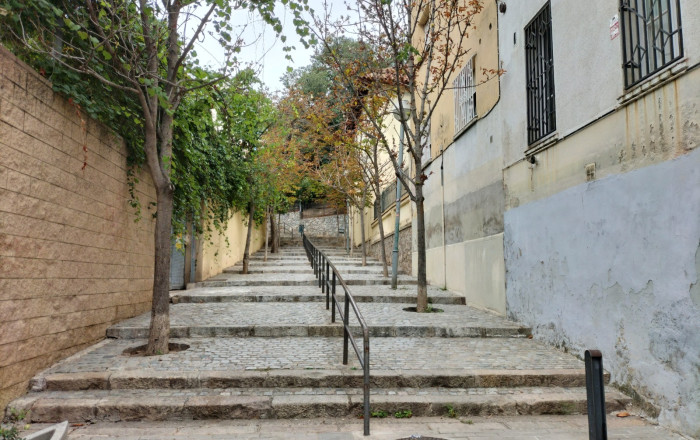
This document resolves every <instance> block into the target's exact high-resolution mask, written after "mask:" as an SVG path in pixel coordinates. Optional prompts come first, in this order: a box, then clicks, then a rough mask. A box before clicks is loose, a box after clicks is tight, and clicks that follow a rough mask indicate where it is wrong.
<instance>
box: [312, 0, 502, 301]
mask: <svg viewBox="0 0 700 440" xmlns="http://www.w3.org/2000/svg"><path fill="white" fill-rule="evenodd" d="M482 7H483V2H482V1H481V0H455V1H439V0H400V1H386V0H358V1H357V4H356V6H348V9H350V10H351V15H354V17H352V19H349V18H345V19H341V20H339V21H337V22H335V23H331V22H329V21H328V20H327V19H325V18H323V17H320V18H319V17H317V18H315V25H314V29H313V32H314V33H315V35H316V37H317V39H318V40H319V41H320V42H321V43H322V44H324V45H327V44H328V42H330V41H333V38H335V37H336V36H337V35H341V34H342V35H353V34H354V35H356V36H357V39H358V40H359V41H360V42H363V43H364V44H366V45H367V46H369V47H373V48H377V49H376V50H377V52H376V53H375V57H374V58H373V60H369V61H367V62H366V63H365V64H363V65H362V66H359V67H356V68H353V66H352V65H349V64H348V63H347V62H345V61H344V60H343V59H342V58H340V57H338V56H334V55H333V52H332V51H330V52H329V53H330V54H331V56H332V60H333V63H332V67H333V69H334V71H335V72H336V74H337V76H338V78H341V79H342V80H343V82H344V84H345V86H346V87H347V88H349V89H350V90H353V91H354V94H355V95H356V96H358V97H360V96H371V97H374V96H383V97H384V98H385V100H386V102H390V101H391V100H392V98H393V99H394V100H395V101H394V102H396V104H395V105H394V106H393V108H390V109H389V110H390V111H389V112H387V109H386V107H384V108H382V107H381V106H372V105H370V104H368V102H367V101H366V100H363V99H359V100H358V105H359V106H360V108H361V109H362V112H363V113H364V114H365V115H366V117H367V121H369V122H370V123H371V124H372V125H373V126H374V131H375V133H376V134H377V136H378V141H379V143H380V145H381V146H382V148H384V149H385V151H387V152H388V153H389V156H390V158H391V163H392V165H393V168H394V171H395V174H396V179H397V181H398V182H400V183H401V184H402V185H403V186H404V188H405V189H406V191H407V192H408V194H409V197H410V199H411V201H412V202H413V203H414V204H415V208H416V212H415V223H414V226H415V230H416V251H417V256H418V261H417V263H418V264H417V267H418V273H417V275H418V289H417V290H418V291H417V301H416V302H417V304H416V308H417V310H418V311H419V312H424V311H425V310H426V308H427V304H428V291H427V276H426V275H427V274H426V240H425V208H424V203H425V198H424V195H423V185H425V181H426V180H427V179H428V176H427V175H425V174H424V173H423V171H422V169H423V149H424V148H426V147H427V139H428V136H429V131H430V120H431V116H432V114H433V112H434V111H435V108H436V106H437V103H438V101H439V100H440V98H441V97H442V96H443V95H444V93H445V91H447V90H448V89H450V88H451V86H452V82H451V81H452V78H453V77H454V75H455V74H456V73H457V72H458V71H459V69H460V68H461V66H462V65H463V64H464V62H465V61H466V57H467V55H468V51H469V50H468V49H466V45H464V44H462V43H463V42H464V41H465V39H466V38H468V36H469V33H468V31H469V29H470V27H471V26H472V22H473V20H474V18H475V16H476V15H477V14H478V13H479V12H480V11H481V10H482ZM327 15H328V14H326V16H327ZM387 61H388V63H389V66H387V65H386V63H387ZM490 73H491V74H492V75H498V73H499V72H490ZM358 77H361V78H363V81H361V82H358V81H357V78H358ZM359 84H361V88H360V87H358V85H359ZM404 96H405V97H406V99H405V100H404V99H397V98H403V97H404ZM391 113H395V114H398V115H407V117H402V118H400V124H401V126H402V128H403V130H404V132H405V134H406V137H405V138H406V145H405V151H406V152H407V153H408V156H409V158H410V160H411V162H412V170H413V172H412V174H407V173H405V172H404V171H403V168H404V164H403V163H399V161H398V154H397V146H396V145H395V144H394V143H393V142H392V140H391V139H392V138H391V137H390V136H389V135H388V133H387V131H386V127H387V126H388V122H387V121H388V120H387V118H388V117H391Z"/></svg>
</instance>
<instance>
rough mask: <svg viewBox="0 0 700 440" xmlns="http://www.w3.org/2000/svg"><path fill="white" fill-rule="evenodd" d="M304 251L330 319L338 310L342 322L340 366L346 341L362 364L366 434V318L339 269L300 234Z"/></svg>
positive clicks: (367, 371)
mask: <svg viewBox="0 0 700 440" xmlns="http://www.w3.org/2000/svg"><path fill="white" fill-rule="evenodd" d="M303 242H304V250H305V251H306V256H307V257H308V259H309V261H310V262H311V267H312V268H313V270H314V275H315V276H316V278H318V287H320V288H321V291H322V292H323V293H325V294H326V310H328V309H329V308H330V309H331V322H335V311H336V309H338V314H339V315H340V319H341V320H342V321H343V327H344V328H343V365H347V364H348V341H349V342H350V343H351V344H352V347H353V348H354V349H355V354H356V355H357V359H358V360H359V361H360V365H361V366H362V371H363V372H364V383H363V387H362V388H363V391H364V423H365V431H364V433H365V435H369V416H370V414H369V327H367V324H366V323H365V318H363V317H362V313H360V309H358V308H357V303H356V302H355V299H354V298H353V297H352V294H351V293H350V288H349V287H348V285H347V284H345V281H344V280H343V277H341V276H340V272H338V269H336V267H335V265H333V263H331V261H330V260H329V259H328V257H327V256H326V254H325V253H324V252H323V251H322V250H320V249H319V248H317V247H316V245H314V244H313V243H312V242H311V240H309V239H308V237H307V236H306V235H303ZM337 283H340V285H341V286H342V287H343V291H344V292H345V302H344V304H345V310H344V311H343V310H341V308H340V305H339V303H338V301H337V300H336V297H335V287H336V284H337ZM331 300H332V302H333V307H332V308H331V307H330V303H331ZM350 306H352V310H353V311H354V312H355V317H356V318H357V322H359V323H360V328H361V329H362V345H363V354H360V349H359V348H358V347H357V343H356V342H355V338H354V337H353V335H352V333H351V332H350Z"/></svg>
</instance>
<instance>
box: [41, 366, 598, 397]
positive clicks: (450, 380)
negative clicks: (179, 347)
mask: <svg viewBox="0 0 700 440" xmlns="http://www.w3.org/2000/svg"><path fill="white" fill-rule="evenodd" d="M605 379H606V382H609V379H610V375H609V374H607V373H606V377H605ZM362 384H363V373H362V371H361V370H349V369H335V370H271V371H261V370H252V371H245V370H232V371H189V370H181V371H177V370H175V371H174V370H169V371H153V370H126V371H118V372H112V371H99V372H78V373H52V374H46V375H43V376H40V377H37V378H34V379H32V381H31V383H30V388H31V390H32V391H33V392H43V391H86V390H125V389H132V390H142V389H151V388H154V389H155V388H161V389H165V388H169V389H195V388H242V387H245V388H278V387H301V388H362ZM370 386H371V387H372V388H373V389H377V388H388V389H391V388H503V387H507V388H515V387H585V386H586V375H585V371H584V370H582V369H568V370H567V369H556V370H463V369H453V370H449V369H441V370H422V371H421V370H406V371H404V370H378V371H372V372H371V377H370Z"/></svg>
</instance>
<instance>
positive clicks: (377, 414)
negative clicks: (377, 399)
mask: <svg viewBox="0 0 700 440" xmlns="http://www.w3.org/2000/svg"><path fill="white" fill-rule="evenodd" d="M369 415H370V416H372V417H376V418H378V419H384V418H386V417H389V413H388V412H386V411H384V410H383V409H376V410H374V411H372V412H370V413H369Z"/></svg>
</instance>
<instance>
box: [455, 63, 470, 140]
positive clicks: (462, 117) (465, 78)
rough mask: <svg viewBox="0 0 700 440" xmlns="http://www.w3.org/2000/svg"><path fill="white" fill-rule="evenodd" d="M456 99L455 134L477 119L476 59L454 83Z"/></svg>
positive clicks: (467, 65)
mask: <svg viewBox="0 0 700 440" xmlns="http://www.w3.org/2000/svg"><path fill="white" fill-rule="evenodd" d="M452 87H453V89H454V99H455V134H457V133H459V131H460V130H462V129H463V128H464V127H466V126H467V124H468V123H469V122H470V121H471V120H472V119H474V118H476V87H475V84H474V57H471V58H470V59H469V61H468V62H467V64H466V65H465V66H464V68H462V71H461V72H459V74H458V75H457V78H455V80H454V81H453V83H452Z"/></svg>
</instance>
